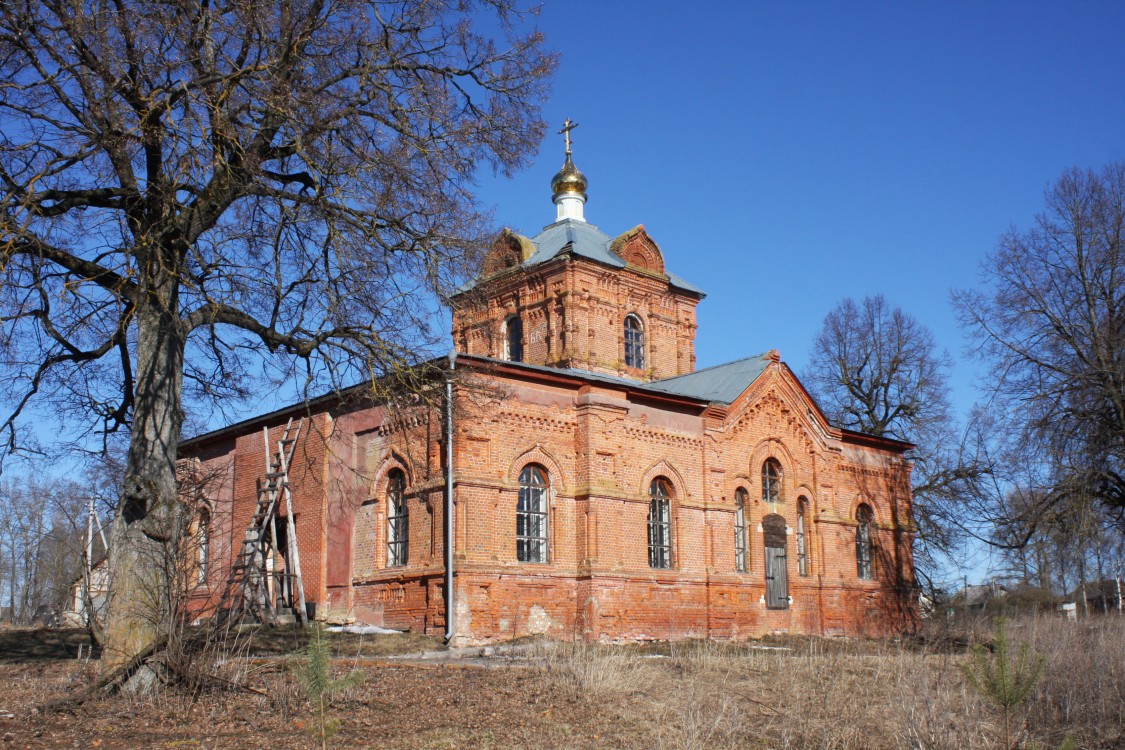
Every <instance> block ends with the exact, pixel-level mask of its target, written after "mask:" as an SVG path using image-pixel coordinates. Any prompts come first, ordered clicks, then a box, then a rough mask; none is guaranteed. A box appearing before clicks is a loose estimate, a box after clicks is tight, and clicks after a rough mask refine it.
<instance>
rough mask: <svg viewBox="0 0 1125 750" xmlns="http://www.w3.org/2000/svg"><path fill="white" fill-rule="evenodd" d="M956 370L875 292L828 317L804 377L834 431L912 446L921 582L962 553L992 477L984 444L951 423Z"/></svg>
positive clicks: (923, 331)
mask: <svg viewBox="0 0 1125 750" xmlns="http://www.w3.org/2000/svg"><path fill="white" fill-rule="evenodd" d="M949 367H950V360H949V356H948V354H945V353H944V352H939V351H938V349H937V346H936V344H935V343H934V337H933V334H932V333H931V332H930V330H929V329H928V328H926V327H925V326H924V325H922V324H921V323H919V322H918V321H917V320H916V319H915V318H913V317H912V316H910V315H908V314H907V313H905V312H903V311H902V310H901V309H900V308H898V307H891V305H890V304H888V302H887V300H886V299H885V298H884V297H883V296H882V295H877V296H874V297H866V298H864V300H863V302H862V303H858V304H857V303H856V302H855V301H854V300H852V299H850V298H847V299H844V300H842V301H841V302H839V303H838V304H837V305H836V307H834V308H833V309H832V310H831V311H830V312H829V313H828V315H827V316H826V317H825V319H824V324H823V326H822V328H821V330H820V333H819V334H818V335H817V337H816V339H815V341H814V342H813V348H812V353H811V355H810V364H809V366H808V368H807V369H806V371H805V372H804V373H803V375H802V380H803V382H804V383H805V384H806V385H807V386H808V387H809V390H810V391H811V392H812V393H813V396H814V397H815V398H816V399H817V401H818V402H819V404H820V406H821V407H822V408H823V409H824V410H825V412H826V413H827V414H828V417H829V419H831V420H833V422H834V423H835V424H837V425H839V426H841V427H845V428H848V429H852V430H857V431H859V432H864V433H867V434H869V435H876V436H879V437H889V438H894V439H896V440H903V441H905V442H908V443H913V444H914V445H915V447H914V449H912V450H911V451H910V452H909V453H908V454H907V455H908V457H909V458H910V459H911V460H912V461H913V462H914V472H913V474H912V479H913V483H914V487H913V489H914V521H915V523H916V525H917V527H918V532H919V534H918V544H917V545H916V550H915V555H916V558H917V560H918V567H919V573H920V575H922V576H923V577H925V576H926V575H927V572H928V570H932V568H933V566H934V564H935V557H936V556H937V555H941V554H946V553H949V552H950V551H951V550H953V549H954V548H955V546H956V543H957V540H958V538H959V537H960V535H961V531H962V530H963V529H964V519H963V517H962V514H963V510H964V508H965V507H966V502H967V498H968V497H969V496H972V495H975V494H977V493H978V492H979V489H978V485H979V484H980V483H982V482H983V481H984V480H985V479H986V477H987V476H988V475H989V473H990V472H991V465H990V463H989V462H988V461H987V460H985V452H984V448H985V445H984V443H982V442H981V441H980V440H979V439H978V436H977V434H976V433H974V432H969V431H967V432H961V430H960V429H959V427H958V424H957V420H956V419H955V418H954V417H953V414H952V411H951V408H950V404H949V385H948V377H949V376H948V372H949Z"/></svg>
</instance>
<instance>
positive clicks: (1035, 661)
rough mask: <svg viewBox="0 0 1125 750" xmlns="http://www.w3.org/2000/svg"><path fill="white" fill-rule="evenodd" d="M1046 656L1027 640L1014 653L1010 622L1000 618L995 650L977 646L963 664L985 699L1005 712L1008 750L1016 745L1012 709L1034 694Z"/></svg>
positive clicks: (993, 647)
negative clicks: (1035, 649)
mask: <svg viewBox="0 0 1125 750" xmlns="http://www.w3.org/2000/svg"><path fill="white" fill-rule="evenodd" d="M1045 666H1046V660H1045V659H1044V658H1043V657H1042V656H1040V655H1039V654H1034V653H1032V651H1031V647H1030V646H1028V644H1026V643H1021V644H1019V649H1018V653H1016V654H1015V655H1014V656H1013V654H1012V643H1011V641H1010V640H1009V639H1008V623H1007V621H1006V620H1005V619H1004V618H1003V617H1000V618H997V619H996V631H995V633H994V635H993V638H992V653H991V654H990V653H989V650H988V649H987V648H985V647H984V646H981V645H979V644H978V645H977V646H974V647H973V655H972V659H971V660H970V661H969V662H968V663H967V664H962V665H961V671H962V672H963V673H964V675H965V679H966V680H967V681H968V683H969V685H971V686H972V687H973V689H974V690H976V692H977V694H978V695H980V697H981V698H983V699H984V700H985V701H987V702H989V703H991V704H992V705H994V706H997V707H998V708H999V709H1000V710H1001V712H1002V713H1003V716H1004V750H1009V748H1011V747H1012V742H1011V719H1012V711H1013V709H1015V708H1017V707H1018V706H1021V705H1023V703H1025V702H1026V701H1027V699H1028V698H1029V697H1030V696H1031V691H1032V690H1034V689H1035V686H1036V684H1038V682H1039V678H1040V677H1042V676H1043V669H1044V668H1045Z"/></svg>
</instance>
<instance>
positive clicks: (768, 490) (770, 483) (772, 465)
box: [762, 458, 782, 503]
mask: <svg viewBox="0 0 1125 750" xmlns="http://www.w3.org/2000/svg"><path fill="white" fill-rule="evenodd" d="M781 501H782V497H781V464H780V463H778V462H777V459H776V458H767V459H766V462H765V463H764V464H762V502H763V503H780V502H781Z"/></svg>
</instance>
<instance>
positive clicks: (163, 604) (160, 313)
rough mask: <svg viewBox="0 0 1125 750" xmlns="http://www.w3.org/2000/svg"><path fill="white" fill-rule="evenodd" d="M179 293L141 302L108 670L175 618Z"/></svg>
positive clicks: (113, 560) (116, 533)
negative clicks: (177, 311)
mask: <svg viewBox="0 0 1125 750" xmlns="http://www.w3.org/2000/svg"><path fill="white" fill-rule="evenodd" d="M175 296H176V295H175V292H174V291H172V292H171V293H168V294H165V295H160V294H158V293H154V294H151V295H150V298H149V300H147V301H144V302H142V303H141V304H139V305H138V310H137V379H136V386H135V389H134V393H135V396H134V405H133V425H132V433H131V442H130V445H129V456H128V461H127V463H126V468H125V484H124V490H123V495H122V503H121V507H120V508H119V509H118V514H117V518H116V520H115V522H114V526H113V541H112V543H111V545H110V547H111V556H110V576H111V578H110V587H109V591H110V594H109V609H108V614H107V621H106V628H105V643H103V644H102V645H103V657H102V672H103V674H109V673H110V672H111V671H113V670H116V669H118V668H120V667H121V666H123V665H125V664H128V663H129V662H130V661H131V660H133V659H134V658H135V657H136V656H137V655H138V654H141V653H143V652H145V651H146V650H147V649H149V648H150V647H151V646H152V645H153V644H154V643H156V642H157V641H158V640H160V639H161V638H164V637H166V636H169V635H170V634H171V628H172V627H173V626H174V621H175V608H176V601H175V598H176V596H175V591H174V585H173V584H174V581H175V578H176V575H175V573H176V570H177V567H178V564H179V561H178V559H177V557H178V550H179V546H180V545H179V542H180V537H181V536H182V533H183V528H184V518H185V513H184V509H183V508H182V507H181V503H180V501H179V499H178V497H177V488H176V451H177V448H178V445H179V440H180V428H181V425H182V424H183V413H182V409H181V399H182V383H183V362H184V344H185V340H184V335H183V332H182V326H181V324H180V320H179V318H178V316H177V314H176V301H175ZM160 297H163V299H160ZM148 676H149V677H150V678H151V677H152V676H153V675H152V674H151V672H150V674H149V675H148ZM142 682H144V680H142ZM149 684H151V680H149ZM142 687H143V685H142Z"/></svg>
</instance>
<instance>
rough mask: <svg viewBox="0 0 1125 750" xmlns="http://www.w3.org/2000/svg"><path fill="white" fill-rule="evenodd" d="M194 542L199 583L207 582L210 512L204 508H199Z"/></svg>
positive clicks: (209, 553) (209, 552)
mask: <svg viewBox="0 0 1125 750" xmlns="http://www.w3.org/2000/svg"><path fill="white" fill-rule="evenodd" d="M196 524H197V526H196V543H197V544H198V546H199V548H198V550H197V552H196V554H197V558H196V559H197V563H198V565H197V567H198V570H199V577H198V582H199V583H206V582H207V564H208V562H210V555H211V551H210V547H211V513H210V511H208V510H207V509H206V508H201V509H200V510H199V518H198V519H197V521H196Z"/></svg>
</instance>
